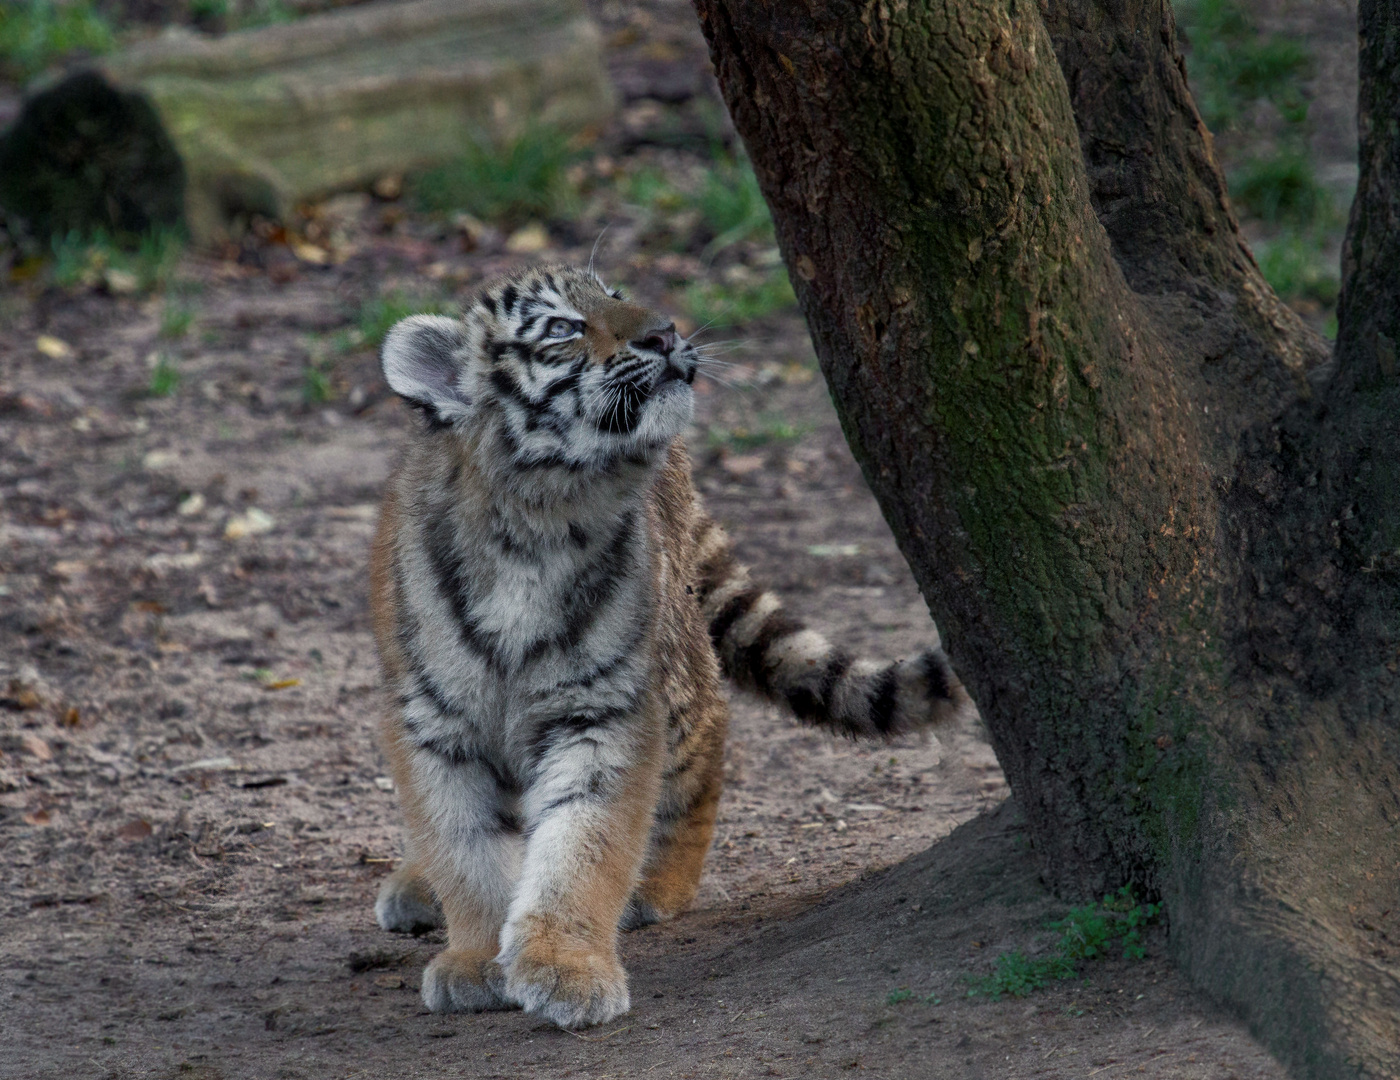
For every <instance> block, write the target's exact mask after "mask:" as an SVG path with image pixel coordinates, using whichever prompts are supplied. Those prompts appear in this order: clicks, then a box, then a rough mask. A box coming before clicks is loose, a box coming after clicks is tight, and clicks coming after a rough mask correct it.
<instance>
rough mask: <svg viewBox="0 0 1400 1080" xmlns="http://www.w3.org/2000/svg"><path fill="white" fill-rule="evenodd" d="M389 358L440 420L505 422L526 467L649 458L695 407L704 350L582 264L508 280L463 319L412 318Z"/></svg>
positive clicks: (502, 431)
mask: <svg viewBox="0 0 1400 1080" xmlns="http://www.w3.org/2000/svg"><path fill="white" fill-rule="evenodd" d="M382 359H383V365H384V376H385V379H386V380H387V381H388V383H389V386H390V387H391V388H393V390H394V391H395V392H396V393H398V394H399V395H401V396H402V397H403V398H405V399H406V400H407V401H408V402H409V403H410V404H412V405H414V406H415V407H416V408H419V409H421V410H422V411H423V413H424V415H425V416H427V418H428V420H429V422H430V423H432V424H433V425H435V426H438V427H452V428H459V429H460V428H467V429H471V428H474V427H476V426H477V425H481V424H484V423H486V422H488V421H492V420H494V421H495V422H496V423H495V425H494V427H495V434H496V438H497V439H498V441H499V442H500V444H501V447H500V448H501V450H502V451H503V452H504V453H505V454H507V455H509V457H510V459H511V460H512V462H513V463H514V464H515V465H517V466H518V467H520V468H525V469H541V468H550V467H560V468H565V469H568V470H571V471H587V470H590V469H601V468H605V467H607V466H608V465H609V464H611V463H612V462H613V461H615V460H617V459H618V458H619V457H630V458H636V457H638V456H642V457H650V456H652V455H654V454H655V453H657V452H659V451H661V450H662V449H663V448H664V447H666V446H667V445H668V444H669V443H670V441H671V440H672V439H673V438H674V437H675V436H676V435H678V434H680V432H681V431H682V430H683V429H684V428H685V426H686V424H688V423H689V422H690V418H691V412H692V409H693V405H694V400H693V396H692V391H691V383H692V381H693V380H694V378H695V370H696V364H697V356H696V352H695V349H694V347H693V346H692V345H691V344H690V342H689V341H687V340H686V339H685V338H682V337H681V336H680V335H679V334H677V333H676V327H675V324H674V323H673V322H672V321H671V320H670V319H668V318H667V317H666V316H664V315H659V314H657V313H656V312H654V311H649V310H648V309H646V308H643V307H639V306H638V305H636V304H630V303H628V302H627V301H625V300H623V299H622V298H621V296H620V294H618V293H617V292H613V291H609V290H608V289H607V288H606V287H605V286H604V285H603V284H602V283H601V282H600V281H599V280H598V279H597V278H596V277H595V276H593V275H592V274H591V273H589V272H587V271H583V270H577V269H574V268H572V267H562V266H549V267H540V268H536V269H532V270H529V271H526V272H524V273H517V274H512V275H509V276H507V277H504V278H501V279H498V280H497V281H494V282H492V283H490V284H489V285H487V286H486V287H485V288H484V289H482V290H481V291H480V292H479V293H478V294H477V297H476V298H475V300H474V301H473V303H472V305H471V307H470V308H469V309H468V310H467V312H466V314H465V315H464V316H463V318H462V319H461V320H460V321H458V320H454V319H447V318H442V317H439V316H430V315H415V316H412V317H410V318H407V319H404V320H403V321H402V322H400V323H399V324H398V325H397V326H395V327H394V328H393V330H391V331H390V332H389V335H388V337H387V338H386V339H385V342H384V350H383V357H382Z"/></svg>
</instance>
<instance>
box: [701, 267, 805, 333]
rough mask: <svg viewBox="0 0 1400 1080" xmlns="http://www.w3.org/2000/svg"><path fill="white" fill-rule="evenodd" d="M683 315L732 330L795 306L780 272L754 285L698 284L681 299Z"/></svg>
mask: <svg viewBox="0 0 1400 1080" xmlns="http://www.w3.org/2000/svg"><path fill="white" fill-rule="evenodd" d="M681 302H682V304H683V305H684V306H685V310H686V313H687V314H688V315H689V316H690V317H691V318H692V319H694V320H695V321H696V322H697V323H700V324H702V325H710V326H732V325H734V324H736V323H745V322H749V321H750V320H752V319H758V318H762V317H763V316H764V315H769V314H772V313H773V312H775V311H781V310H782V309H783V308H786V307H789V306H791V305H792V304H795V303H796V302H797V297H796V296H794V295H793V292H792V285H791V283H790V282H789V281H788V278H787V274H786V272H784V271H783V270H782V269H778V270H773V271H770V272H769V273H768V274H766V275H765V276H764V277H762V278H758V279H756V280H753V281H736V282H728V281H726V282H703V281H697V282H695V283H694V284H692V285H690V286H689V287H688V288H687V289H686V290H685V295H684V297H683V298H682V301H681Z"/></svg>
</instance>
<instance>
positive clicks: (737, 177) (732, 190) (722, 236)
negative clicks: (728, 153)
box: [695, 157, 773, 256]
mask: <svg viewBox="0 0 1400 1080" xmlns="http://www.w3.org/2000/svg"><path fill="white" fill-rule="evenodd" d="M695 204H696V208H697V209H699V211H700V216H701V219H702V220H703V221H704V223H705V227H706V228H707V229H708V230H709V232H710V235H711V237H712V239H711V240H710V242H709V243H708V244H706V245H705V254H706V255H710V256H712V255H714V254H715V253H717V252H720V251H723V250H724V249H725V248H727V247H731V246H732V245H734V244H737V243H739V242H740V241H743V240H758V241H770V242H771V241H772V239H773V218H772V216H771V215H770V214H769V213H768V204H767V203H765V202H764V201H763V193H762V192H761V191H759V189H758V177H756V176H755V175H754V172H753V166H751V165H750V164H749V161H748V158H744V157H739V158H722V159H720V160H719V161H718V162H717V163H716V164H715V165H714V166H713V167H712V168H711V169H710V170H709V171H708V172H707V173H706V174H705V182H704V184H703V185H702V186H701V188H700V193H699V195H698V196H696V199H695Z"/></svg>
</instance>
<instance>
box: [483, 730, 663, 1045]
mask: <svg viewBox="0 0 1400 1080" xmlns="http://www.w3.org/2000/svg"><path fill="white" fill-rule="evenodd" d="M638 720H639V722H638V723H637V724H636V726H630V725H628V724H625V723H620V722H618V721H617V720H613V721H612V722H611V723H608V722H600V723H596V724H589V723H588V722H587V721H581V720H580V719H579V718H576V717H570V718H568V719H567V720H565V721H563V722H562V723H560V724H557V725H555V726H554V730H553V732H551V733H550V735H549V739H548V744H547V746H546V748H545V749H544V751H543V753H542V754H541V756H540V759H539V763H538V766H537V768H536V770H535V774H534V775H535V781H534V782H533V783H532V784H531V786H530V789H529V790H528V791H527V793H526V795H525V801H524V811H525V818H526V822H527V827H528V829H529V835H530V839H529V842H528V845H527V847H526V851H525V861H524V865H523V866H522V868H521V875H520V880H519V883H518V884H517V886H516V893H515V898H514V900H513V901H512V902H511V905H510V913H509V915H508V917H507V919H506V924H505V927H504V929H503V930H502V931H501V952H500V956H499V957H498V958H497V959H498V962H499V963H500V965H501V968H502V969H503V971H504V973H505V994H506V996H507V997H508V998H509V999H510V1000H512V1001H514V1002H516V1003H517V1004H519V1005H520V1006H521V1007H523V1008H524V1009H525V1010H526V1011H527V1012H531V1013H535V1014H537V1015H539V1016H543V1017H545V1018H546V1019H548V1020H552V1021H553V1022H554V1023H556V1024H558V1025H559V1026H560V1027H566V1028H576V1027H584V1026H587V1025H589V1024H602V1023H606V1022H607V1021H608V1020H611V1019H613V1018H614V1017H615V1016H619V1015H621V1014H622V1013H625V1012H626V1011H627V1010H628V1009H629V1008H630V1007H631V999H630V997H629V995H628V992H627V975H626V972H624V971H623V969H622V964H621V963H620V961H619V960H618V956H617V937H618V923H619V922H620V920H621V918H622V914H623V910H624V908H625V907H626V905H627V899H628V896H629V895H630V894H631V892H632V888H633V886H634V885H635V883H636V881H637V876H638V871H639V869H640V867H641V862H642V858H643V856H644V855H645V853H646V847H647V838H648V834H649V832H650V829H651V823H652V816H653V813H654V810H655V805H656V798H657V792H658V790H659V786H660V773H661V746H660V743H661V737H660V735H659V732H653V731H648V730H646V729H647V728H652V727H655V726H659V725H653V724H650V723H648V722H647V721H646V720H645V719H642V718H638Z"/></svg>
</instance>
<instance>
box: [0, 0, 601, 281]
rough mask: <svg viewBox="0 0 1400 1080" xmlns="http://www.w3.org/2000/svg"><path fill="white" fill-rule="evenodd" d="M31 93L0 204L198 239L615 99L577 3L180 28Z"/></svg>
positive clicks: (49, 218) (451, 2) (430, 6)
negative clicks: (238, 28) (220, 32)
mask: <svg viewBox="0 0 1400 1080" xmlns="http://www.w3.org/2000/svg"><path fill="white" fill-rule="evenodd" d="M32 89H33V90H34V91H35V92H34V93H31V95H30V96H29V97H28V99H27V100H26V102H25V105H24V108H23V110H22V111H21V113H20V115H19V118H18V119H17V120H16V121H15V123H14V124H13V125H12V126H11V127H10V128H9V129H8V130H7V131H6V132H5V134H4V135H3V136H0V205H3V206H4V207H5V208H6V209H7V210H8V211H10V212H11V213H13V214H14V215H15V216H17V217H19V218H22V219H24V220H26V221H27V222H28V223H29V225H30V227H31V229H33V230H34V231H35V232H39V233H50V234H52V233H63V232H66V231H67V230H69V229H80V230H84V231H89V230H92V229H94V228H99V227H100V228H104V229H107V230H108V231H118V232H140V231H143V230H145V229H148V228H151V227H153V226H162V225H167V226H168V225H175V224H177V223H178V222H180V221H181V220H184V221H185V223H186V224H187V225H188V227H189V229H190V233H191V235H192V236H193V237H194V239H195V240H196V241H197V242H213V241H217V240H219V239H221V238H223V237H224V236H225V235H226V234H227V227H228V224H229V222H230V221H231V220H232V219H233V218H234V217H237V216H239V215H247V214H252V213H256V214H262V215H264V216H266V217H269V218H275V219H283V220H285V219H286V218H287V217H288V216H289V213H290V211H291V210H292V209H293V207H295V206H296V205H298V204H300V203H305V202H314V201H316V200H318V199H321V198H324V197H325V196H327V195H329V194H331V193H333V192H337V191H348V190H354V189H361V190H363V189H367V188H369V187H371V186H374V187H375V189H376V191H377V192H380V193H381V197H382V198H389V197H392V196H394V194H395V190H394V185H393V183H392V181H394V179H395V178H401V177H402V176H403V174H404V173H405V172H406V171H412V170H417V169H425V168H430V167H432V166H436V165H440V164H443V163H445V162H447V161H450V160H452V159H453V158H455V157H457V156H459V155H460V154H461V152H462V147H464V146H466V145H468V144H469V142H470V141H471V140H473V139H477V138H480V137H481V136H483V135H486V136H505V135H509V134H513V133H514V132H516V131H518V130H519V129H520V128H521V127H522V126H523V125H524V124H525V123H527V122H543V123H546V124H549V125H552V126H555V127H558V128H560V129H562V130H564V131H568V132H574V131H578V130H580V129H582V128H584V127H586V126H588V125H591V124H597V123H599V122H601V121H603V120H605V119H606V118H607V117H608V115H609V114H610V113H611V111H612V108H613V91H612V84H611V83H610V81H609V79H608V76H607V73H606V71H605V70H604V68H603V64H602V54H601V41H600V37H599V34H598V31H597V29H596V27H595V26H594V24H593V23H592V22H591V21H590V20H589V19H588V17H587V16H586V14H585V12H584V8H583V5H582V3H581V2H579V0H409V2H406V3H396V2H388V0H384V2H380V3H371V4H361V5H355V6H353V7H349V8H345V9H342V10H338V11H332V12H328V13H326V14H322V15H314V16H311V17H308V18H305V19H301V20H299V21H296V22H293V23H287V24H282V25H276V26H269V27H264V28H262V29H258V30H247V31H243V32H240V33H233V34H227V35H224V36H223V37H219V38H209V37H205V36H203V35H200V34H196V33H193V32H190V31H171V32H167V33H165V34H162V35H161V36H160V37H158V38H154V39H149V40H146V41H142V42H139V43H137V44H135V45H133V46H132V47H131V48H129V49H126V50H125V51H122V52H119V53H116V54H113V55H110V56H107V57H104V58H101V59H100V60H96V61H94V62H92V64H91V65H90V66H89V67H88V68H86V69H84V70H81V71H78V72H76V73H67V74H63V75H60V76H56V77H50V78H49V79H48V81H47V82H45V81H43V80H41V81H40V82H39V83H38V84H36V86H35V87H33V88H32ZM399 187H400V188H401V181H399ZM109 287H112V288H113V291H116V288H115V286H114V285H113V284H112V283H111V282H110V281H109Z"/></svg>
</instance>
